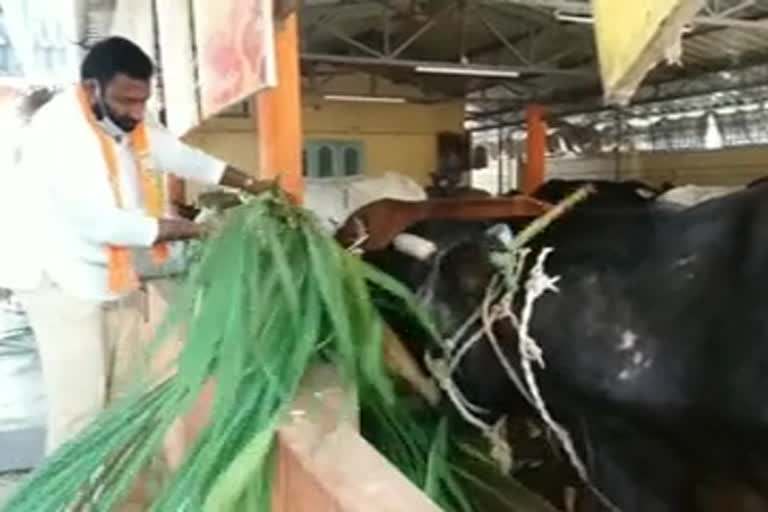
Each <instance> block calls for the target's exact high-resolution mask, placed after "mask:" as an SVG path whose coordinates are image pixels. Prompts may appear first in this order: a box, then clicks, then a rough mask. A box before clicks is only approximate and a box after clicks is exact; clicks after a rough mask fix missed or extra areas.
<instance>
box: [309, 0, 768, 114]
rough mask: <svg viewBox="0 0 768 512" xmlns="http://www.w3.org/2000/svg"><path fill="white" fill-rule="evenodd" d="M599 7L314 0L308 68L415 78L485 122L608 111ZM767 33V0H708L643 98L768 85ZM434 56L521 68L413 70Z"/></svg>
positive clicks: (573, 1)
mask: <svg viewBox="0 0 768 512" xmlns="http://www.w3.org/2000/svg"><path fill="white" fill-rule="evenodd" d="M590 11H591V8H590V4H589V1H588V0H370V1H365V0H358V1H354V2H353V1H352V0H305V2H304V3H303V5H302V9H301V19H302V25H301V26H302V41H303V44H302V51H303V56H304V58H303V61H304V72H305V74H307V75H310V74H321V75H326V76H327V75H329V74H333V73H344V72H348V71H350V70H362V71H365V72H369V73H372V74H375V75H380V76H384V77H387V78H390V79H392V80H395V81H397V82H401V83H407V84H410V85H415V86H416V87H418V88H419V89H421V90H422V91H423V93H424V94H423V96H424V97H425V98H426V99H427V100H430V99H434V100H439V99H443V98H463V97H467V98H469V99H470V102H469V110H470V112H471V114H470V117H471V118H474V119H475V121H476V123H477V125H478V126H482V125H496V124H499V123H501V124H505V123H510V122H512V123H514V122H517V121H519V120H520V115H521V109H522V107H523V106H524V105H525V104H526V103H529V102H532V101H538V102H543V103H546V104H548V105H549V106H550V108H551V111H552V112H554V113H557V112H559V111H560V110H562V111H569V112H570V111H573V110H578V109H583V110H595V109H601V108H602V102H601V88H600V81H599V77H598V74H597V63H596V51H595V45H594V38H593V32H592V25H591V22H590ZM766 36H768V0H708V1H707V2H706V6H705V8H704V9H702V11H701V12H700V13H699V14H698V15H697V17H696V18H695V20H694V23H693V25H692V26H691V27H690V30H689V31H688V33H686V34H685V35H684V39H683V65H682V66H681V67H676V66H668V65H660V66H659V67H658V68H657V69H656V70H654V71H652V72H651V73H650V74H649V76H648V77H647V78H646V81H645V88H644V89H642V90H641V91H639V92H638V95H637V100H638V101H641V102H643V103H646V104H647V103H651V102H654V101H663V100H665V99H667V98H677V99H678V100H680V99H681V98H684V97H687V96H688V95H690V96H700V95H702V94H709V93H711V92H713V91H717V90H721V89H735V88H739V87H741V86H749V87H754V86H755V85H763V84H768V80H766V81H763V80H764V79H765V78H768V77H762V76H761V77H759V79H757V78H758V77H757V74H756V71H755V70H756V69H757V67H759V66H762V65H768V45H767V44H765V37H766ZM427 63H428V64H431V65H437V64H443V65H451V66H455V67H461V66H465V65H469V66H471V67H473V70H474V71H478V70H479V71H481V72H490V71H491V68H492V69H497V70H500V71H505V72H508V73H512V72H515V71H516V72H519V73H520V76H519V77H516V78H509V77H507V78H500V77H495V78H489V77H478V76H460V75H448V74H441V75H425V74H421V73H416V72H415V71H414V70H415V68H416V67H417V66H418V65H419V64H427ZM726 70H728V71H729V72H731V76H730V77H725V76H717V73H716V72H718V71H726ZM473 74H475V73H473ZM758 74H759V73H758ZM742 75H743V76H742ZM755 82H757V83H755ZM683 83H686V84H688V85H681V84H683ZM692 84H693V85H692ZM314 86H315V87H318V86H317V85H316V83H315V85H314ZM331 92H332V91H331ZM678 103H679V101H678Z"/></svg>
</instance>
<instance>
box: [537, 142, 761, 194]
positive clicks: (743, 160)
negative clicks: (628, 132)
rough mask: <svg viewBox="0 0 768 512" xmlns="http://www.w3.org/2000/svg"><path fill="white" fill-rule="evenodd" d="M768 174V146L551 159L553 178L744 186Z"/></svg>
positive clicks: (550, 173) (551, 176)
mask: <svg viewBox="0 0 768 512" xmlns="http://www.w3.org/2000/svg"><path fill="white" fill-rule="evenodd" d="M765 175H768V147H752V148H732V149H723V150H717V151H697V152H654V153H651V152H642V153H629V154H624V155H622V156H621V159H620V161H619V168H618V173H617V172H616V159H615V157H614V156H612V155H606V156H604V157H603V156H600V157H588V158H560V159H549V160H548V161H547V176H548V177H549V178H571V179H588V178H599V179H615V178H616V177H617V176H618V178H619V179H640V180H643V181H647V182H650V183H654V184H661V183H662V182H664V181H669V182H671V183H673V184H675V185H685V184H694V185H743V184H746V183H748V182H749V181H751V180H754V179H756V178H759V177H762V176H765Z"/></svg>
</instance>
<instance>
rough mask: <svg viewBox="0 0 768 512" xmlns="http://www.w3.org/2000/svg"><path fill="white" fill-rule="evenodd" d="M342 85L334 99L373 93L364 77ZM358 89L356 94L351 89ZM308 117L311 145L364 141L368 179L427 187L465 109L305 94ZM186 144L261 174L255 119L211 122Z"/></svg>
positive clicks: (390, 90) (397, 91) (395, 90)
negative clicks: (444, 137)
mask: <svg viewBox="0 0 768 512" xmlns="http://www.w3.org/2000/svg"><path fill="white" fill-rule="evenodd" d="M355 80H357V82H355ZM338 82H339V83H331V86H330V87H329V89H330V91H332V93H333V94H365V93H370V90H369V89H370V87H369V86H370V83H369V81H368V79H367V78H366V77H363V76H362V75H359V76H356V77H355V76H353V77H351V78H349V77H347V79H346V80H340V81H338ZM355 83H357V84H358V86H357V88H354V87H352V85H354V84H355ZM377 83H378V84H379V85H378V87H377V89H378V90H377V91H376V94H377V95H382V96H384V95H386V96H398V95H402V96H405V97H409V98H411V97H413V96H414V94H416V92H417V91H413V90H408V89H406V88H404V87H398V86H396V85H394V84H383V85H382V82H381V81H380V80H378V81H377ZM384 85H386V87H385V86H384ZM330 91H329V92H330ZM303 116H304V119H303V123H304V134H305V139H307V140H311V139H313V138H316V139H339V140H357V141H361V142H362V143H363V145H364V147H365V171H366V173H367V174H373V175H376V174H381V173H383V172H387V171H396V172H400V173H403V174H406V175H408V176H410V177H412V178H414V179H415V180H416V181H418V182H419V183H422V184H426V183H428V182H429V173H430V172H433V171H434V170H435V169H436V167H437V137H436V136H437V133H438V132H441V131H457V132H458V131H461V130H462V129H463V120H464V104H463V103H462V102H446V103H436V104H421V103H402V104H390V103H352V102H336V101H326V100H324V99H323V98H322V96H319V95H311V94H305V96H304V109H303ZM185 139H186V140H187V141H188V142H190V143H191V144H193V145H195V146H197V147H200V148H201V149H203V150H205V151H208V152H210V153H211V154H214V155H216V156H218V157H220V158H222V159H224V160H227V161H228V162H231V163H232V164H234V165H236V166H238V167H240V168H242V169H244V170H247V171H250V172H253V173H258V168H259V155H258V134H257V132H256V126H255V122H254V121H253V120H251V119H239V118H216V119H211V120H209V121H206V122H205V123H204V124H203V125H202V126H200V127H198V128H197V129H195V130H193V131H192V132H190V133H189V134H188V135H187V136H186V137H185ZM188 189H189V190H190V193H191V194H192V195H194V193H195V192H196V191H197V190H199V188H197V187H194V186H191V185H190V186H188Z"/></svg>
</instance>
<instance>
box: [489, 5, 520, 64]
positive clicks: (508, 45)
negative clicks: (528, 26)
mask: <svg viewBox="0 0 768 512" xmlns="http://www.w3.org/2000/svg"><path fill="white" fill-rule="evenodd" d="M476 16H477V19H479V20H480V22H481V23H482V24H483V25H485V28H487V29H488V30H489V31H490V32H491V33H492V34H493V35H494V36H495V37H496V39H497V40H498V41H499V42H500V43H501V44H502V46H504V48H506V49H507V50H508V51H509V53H511V54H512V55H513V56H514V57H516V58H517V59H518V60H519V61H520V62H522V63H523V64H525V65H530V64H531V61H530V60H528V59H527V58H526V57H525V56H524V55H523V54H522V52H520V50H518V49H517V48H516V47H515V45H514V44H513V43H512V42H510V40H509V39H507V36H505V35H504V34H503V33H502V32H501V30H499V29H498V28H497V27H496V25H494V24H493V22H491V20H489V19H488V18H486V17H485V15H484V14H483V13H478V14H477V15H476Z"/></svg>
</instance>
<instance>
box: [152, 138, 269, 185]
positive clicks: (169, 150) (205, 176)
mask: <svg viewBox="0 0 768 512" xmlns="http://www.w3.org/2000/svg"><path fill="white" fill-rule="evenodd" d="M148 130H149V134H150V139H151V140H150V144H151V145H152V158H153V160H154V163H155V164H156V165H157V166H158V167H159V168H160V169H161V170H163V171H166V172H170V173H172V174H175V175H177V176H179V177H182V178H186V179H190V180H193V181H197V182H200V183H205V184H208V185H223V186H225V187H232V188H236V189H239V190H243V191H246V192H249V193H251V194H259V193H261V192H263V191H265V190H267V189H268V188H269V187H271V186H272V184H273V183H274V182H273V181H271V180H258V179H256V178H254V177H253V176H251V175H250V174H248V173H245V172H243V171H241V170H239V169H237V168H235V167H234V166H232V165H228V164H227V163H225V162H223V161H221V160H219V159H218V158H215V157H213V156H211V155H209V154H207V153H205V152H203V151H200V150H199V149H196V148H193V147H192V146H189V145H187V144H185V143H184V142H182V141H180V140H179V139H178V138H177V137H175V136H174V135H173V134H172V133H170V132H169V131H167V130H166V129H165V128H162V127H159V126H155V125H149V126H148Z"/></svg>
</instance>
